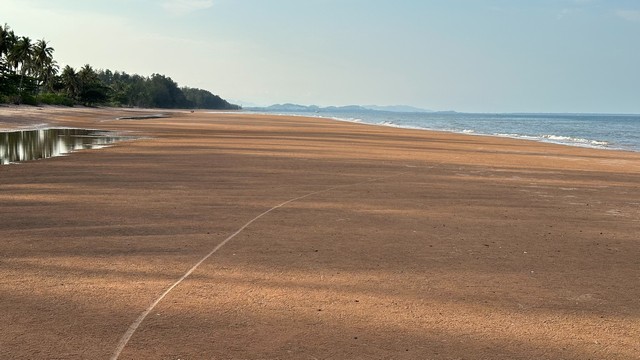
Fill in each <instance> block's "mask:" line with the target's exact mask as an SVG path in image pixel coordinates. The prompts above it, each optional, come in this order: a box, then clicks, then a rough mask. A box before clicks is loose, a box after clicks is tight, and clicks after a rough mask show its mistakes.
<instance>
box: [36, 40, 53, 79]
mask: <svg viewBox="0 0 640 360" xmlns="http://www.w3.org/2000/svg"><path fill="white" fill-rule="evenodd" d="M32 60H33V61H32V70H33V72H34V75H35V76H36V78H37V80H38V81H39V82H40V84H38V85H39V86H42V85H44V84H45V83H46V82H47V80H50V79H51V78H52V76H55V74H57V72H58V70H57V64H55V61H54V60H53V48H52V47H50V46H49V44H48V43H47V41H45V40H44V39H42V40H38V41H37V42H36V43H35V45H33V52H32Z"/></svg>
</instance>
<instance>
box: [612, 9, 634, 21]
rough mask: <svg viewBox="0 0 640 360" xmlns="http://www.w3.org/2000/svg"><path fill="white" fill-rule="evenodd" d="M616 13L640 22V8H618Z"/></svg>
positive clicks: (620, 16) (626, 18) (621, 16)
mask: <svg viewBox="0 0 640 360" xmlns="http://www.w3.org/2000/svg"><path fill="white" fill-rule="evenodd" d="M616 15H617V16H618V17H619V18H622V19H625V20H627V21H638V22H640V10H618V11H616Z"/></svg>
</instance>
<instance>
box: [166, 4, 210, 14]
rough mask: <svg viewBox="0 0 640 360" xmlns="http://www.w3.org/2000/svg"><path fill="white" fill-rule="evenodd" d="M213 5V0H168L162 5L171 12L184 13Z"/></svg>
mask: <svg viewBox="0 0 640 360" xmlns="http://www.w3.org/2000/svg"><path fill="white" fill-rule="evenodd" d="M212 6H213V0H167V1H165V2H164V3H163V4H162V7H163V8H164V9H165V10H167V11H168V12H170V13H173V14H178V15H183V14H188V13H190V12H193V11H197V10H204V9H208V8H210V7H212Z"/></svg>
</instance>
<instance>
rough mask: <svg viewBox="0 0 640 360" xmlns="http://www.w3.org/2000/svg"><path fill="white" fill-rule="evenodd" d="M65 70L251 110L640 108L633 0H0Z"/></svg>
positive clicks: (639, 22)
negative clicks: (158, 81)
mask: <svg viewBox="0 0 640 360" xmlns="http://www.w3.org/2000/svg"><path fill="white" fill-rule="evenodd" d="M0 9H1V11H0V22H1V23H5V22H6V23H8V24H9V25H10V26H11V27H12V28H13V29H14V30H15V31H16V33H18V34H20V35H27V36H30V37H32V38H38V39H39V38H43V37H44V38H45V39H47V40H48V41H50V43H51V45H52V46H53V47H54V48H55V49H56V51H55V57H56V59H57V60H58V62H59V63H60V64H61V65H67V64H68V65H71V66H74V67H80V66H82V65H84V64H85V63H89V64H91V65H93V66H94V67H96V68H110V69H112V70H125V71H127V72H130V73H139V74H142V75H150V74H151V73H154V72H155V73H162V74H165V75H168V76H171V77H172V78H173V79H174V80H175V81H177V82H178V83H179V84H180V85H188V86H193V87H201V88H205V89H208V90H211V91H212V92H214V93H216V94H219V95H221V96H222V97H224V98H226V99H231V100H241V101H245V102H252V103H257V104H264V105H266V104H272V103H282V102H293V103H300V104H317V105H347V104H362V105H366V104H378V105H395V104H407V105H414V106H419V107H424V108H429V109H435V110H450V109H452V110H458V111H469V112H472V111H475V112H606V113H640V1H638V0H609V1H606V0H535V1H534V0H421V1H418V0H416V1H411V0H108V1H106V0H104V1H103V0H75V1H74V0H0Z"/></svg>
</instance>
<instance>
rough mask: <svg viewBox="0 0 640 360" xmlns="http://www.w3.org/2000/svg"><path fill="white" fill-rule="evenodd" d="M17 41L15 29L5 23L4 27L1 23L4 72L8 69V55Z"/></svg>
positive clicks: (0, 51)
mask: <svg viewBox="0 0 640 360" xmlns="http://www.w3.org/2000/svg"><path fill="white" fill-rule="evenodd" d="M15 42H16V35H15V34H14V32H13V30H11V28H10V27H9V25H7V24H6V23H5V24H4V27H3V26H1V25H0V71H2V72H4V71H5V70H8V69H6V68H5V66H7V65H8V56H9V52H10V51H11V49H13V46H14V45H15Z"/></svg>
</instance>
